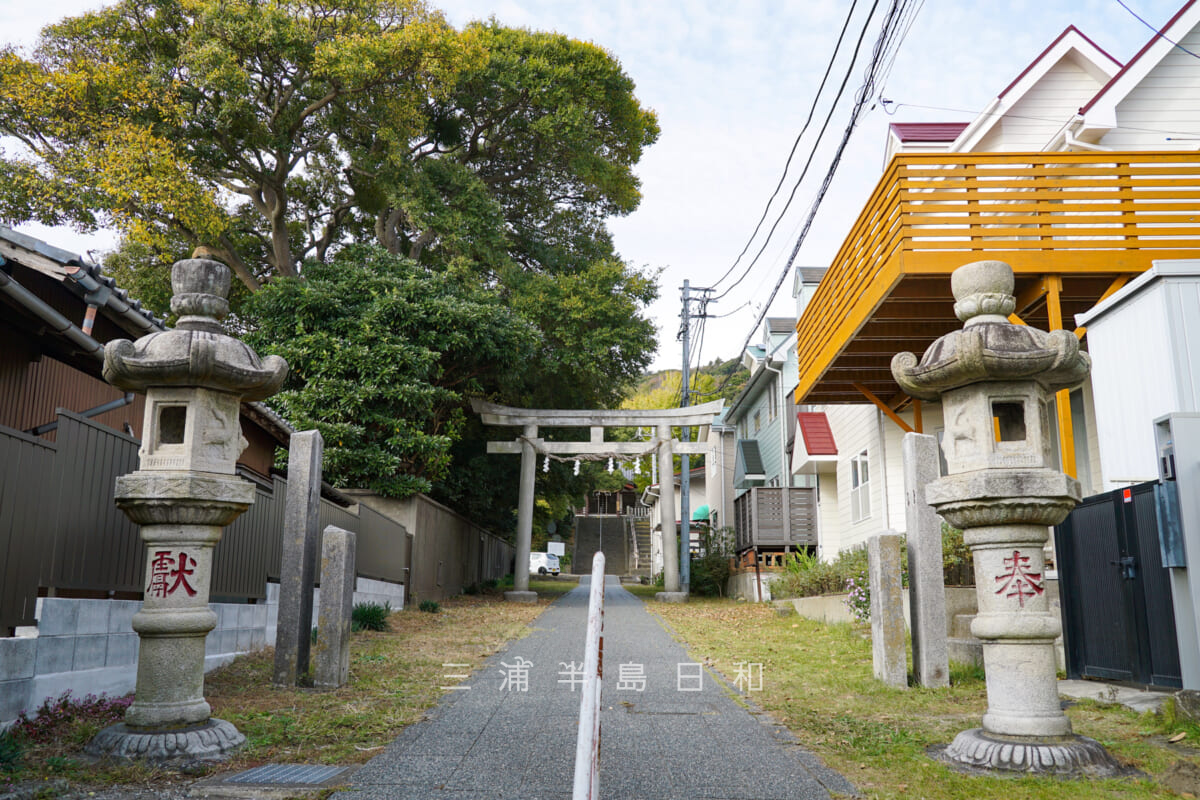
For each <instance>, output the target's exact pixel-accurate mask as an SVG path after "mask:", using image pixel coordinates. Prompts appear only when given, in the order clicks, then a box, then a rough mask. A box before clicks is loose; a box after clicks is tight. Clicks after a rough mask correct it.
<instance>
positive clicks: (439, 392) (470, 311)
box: [245, 247, 538, 496]
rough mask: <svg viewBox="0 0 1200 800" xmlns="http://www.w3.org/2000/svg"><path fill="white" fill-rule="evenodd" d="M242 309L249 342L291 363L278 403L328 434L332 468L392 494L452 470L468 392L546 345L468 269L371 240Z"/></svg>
mask: <svg viewBox="0 0 1200 800" xmlns="http://www.w3.org/2000/svg"><path fill="white" fill-rule="evenodd" d="M245 310H246V312H247V314H248V320H247V321H248V322H249V327H250V332H249V333H248V334H247V339H248V341H249V342H250V343H251V344H252V345H254V346H255V347H256V348H259V349H261V350H263V351H266V352H271V353H276V354H278V355H281V356H283V357H284V358H286V359H287V361H288V364H289V366H290V367H291V370H290V373H289V375H288V380H287V383H286V385H285V386H284V390H283V391H282V392H280V393H279V394H278V395H277V396H276V398H275V399H274V402H276V403H277V404H278V405H279V407H280V408H281V410H282V411H283V412H284V413H285V415H286V416H287V418H288V419H289V420H291V421H292V423H293V424H295V425H296V426H298V427H299V428H301V429H308V428H316V429H318V430H320V431H321V435H322V437H323V438H324V439H325V471H326V474H327V475H329V476H330V478H331V479H332V480H333V481H334V482H336V483H337V485H340V486H346V487H360V488H368V489H371V490H373V491H375V492H378V493H379V494H383V495H389V496H405V495H408V494H412V493H414V492H417V491H428V490H429V489H430V488H431V486H432V481H433V480H437V479H440V478H442V477H443V476H444V475H445V474H446V471H447V468H448V466H449V463H450V445H451V444H452V443H453V442H454V441H455V440H456V438H457V434H458V432H459V429H460V428H461V426H462V424H463V422H464V419H465V415H464V413H463V399H464V397H465V396H466V395H467V394H472V393H477V392H480V391H482V390H483V389H484V388H485V387H487V386H496V385H503V383H504V382H505V381H506V380H507V378H508V376H510V375H512V374H514V373H518V372H519V368H520V365H521V364H523V363H525V362H527V361H528V360H529V358H530V357H531V356H532V354H533V352H534V350H535V347H536V343H537V340H538V333H537V331H536V329H535V328H534V327H533V326H532V325H530V324H529V323H527V322H525V321H524V320H523V319H521V318H520V317H519V316H518V315H517V314H515V313H514V312H513V311H512V310H510V309H509V308H507V307H506V306H505V305H504V304H502V303H501V302H500V300H499V298H498V297H497V296H496V295H495V294H494V293H492V292H488V291H486V290H484V289H482V288H480V287H479V286H478V285H476V283H475V281H474V279H473V276H471V275H470V274H469V273H463V272H461V271H458V270H445V271H439V270H431V269H429V268H427V267H423V266H421V265H419V264H417V263H416V262H414V261H412V260H410V259H406V258H402V257H400V256H394V255H391V254H389V253H387V252H385V251H383V250H381V249H378V248H370V247H353V248H347V249H344V250H341V251H339V252H338V254H337V256H335V257H334V258H333V259H332V260H331V261H330V262H329V263H328V264H320V263H313V264H310V265H308V266H307V268H306V269H305V271H304V278H303V279H300V278H280V279H276V280H273V281H271V282H270V283H269V284H267V285H266V286H264V287H263V288H262V289H261V290H260V291H258V292H256V293H255V294H254V295H253V297H251V298H250V300H249V301H248V303H247V304H246V306H245Z"/></svg>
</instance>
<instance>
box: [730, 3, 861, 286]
mask: <svg viewBox="0 0 1200 800" xmlns="http://www.w3.org/2000/svg"><path fill="white" fill-rule="evenodd" d="M878 7H879V0H875V2H873V3H872V4H871V10H870V12H869V13H868V14H867V20H866V22H865V23H864V24H863V29H862V31H861V32H860V33H859V36H858V41H857V42H856V43H855V46H854V53H853V55H852V56H851V58H850V64H849V65H848V66H847V68H846V74H845V75H844V76H843V78H842V83H841V85H840V86H839V87H838V91H837V94H836V95H835V96H834V99H833V104H832V105H830V107H829V113H828V114H826V115H825V121H824V122H823V123H822V125H821V130H820V132H818V133H817V139H816V141H815V142H814V143H813V146H812V149H811V150H810V151H809V154H808V159H807V160H806V161H805V162H804V169H803V170H802V171H801V172H800V176H799V177H798V178H796V182H795V184H794V185H793V186H792V191H791V193H790V194H789V195H788V199H787V202H786V203H784V206H783V209H782V210H780V212H779V215H778V216H777V217H776V218H775V223H774V224H773V225H772V226H771V229H770V230H769V231H768V232H767V238H766V240H765V241H764V242H763V244H762V247H760V248H759V249H758V252H757V253H755V255H754V258H753V259H751V261H750V263H749V264H747V265H746V268H745V269H744V270H742V274H741V275H739V276H738V279H737V280H735V281H734V282H733V283H732V284H731V285H730V286H729V287H728V288H726V289H725V290H724V291H723V292H721V294H719V295H717V296H716V297H714V298H713V299H714V300H720V299H721V298H723V297H725V296H727V295H728V294H729V293H730V292H731V291H733V290H734V289H735V288H737V286H738V285H739V284H740V283H741V282H742V281H743V280H745V279H746V276H747V275H749V274H750V270H752V269H754V265H755V264H757V263H758V259H759V258H760V257H761V256H762V254H763V251H764V250H766V249H767V245H769V244H770V243H771V237H773V236H774V235H775V231H776V229H777V228H778V227H779V223H780V222H782V221H783V218H784V216H785V215H786V214H787V212H788V209H789V208H791V206H792V201H793V200H795V199H796V192H798V191H799V189H800V184H802V183H803V182H804V179H805V178H806V177H807V176H808V170H809V167H811V166H812V162H813V159H814V158H816V155H817V148H818V147H819V146H820V143H821V140H822V139H824V138H825V131H826V130H828V129H829V123H830V121H831V120H832V119H833V115H834V113H835V112H836V111H837V106H838V102H839V101H840V100H841V99H842V95H843V94H844V93H845V91H846V85H847V84H848V83H849V82H850V76H851V75H852V74H853V72H854V66H855V64H856V63H857V61H858V53H859V51H860V50H861V48H862V43H863V40H864V39H865V38H866V35H867V31H868V30H869V29H870V24H871V19H872V18H873V17H874V16H875V9H876V8H878Z"/></svg>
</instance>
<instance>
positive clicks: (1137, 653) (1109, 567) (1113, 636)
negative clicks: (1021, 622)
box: [1054, 481, 1183, 688]
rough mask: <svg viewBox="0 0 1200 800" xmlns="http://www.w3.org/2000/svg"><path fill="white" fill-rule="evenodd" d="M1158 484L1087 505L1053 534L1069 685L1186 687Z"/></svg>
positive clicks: (1089, 501) (1099, 498)
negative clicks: (1161, 538) (1163, 549)
mask: <svg viewBox="0 0 1200 800" xmlns="http://www.w3.org/2000/svg"><path fill="white" fill-rule="evenodd" d="M1156 483H1157V482H1155V481H1151V482H1149V483H1142V484H1138V485H1137V486H1131V487H1129V488H1127V489H1119V490H1117V491H1114V492H1108V493H1106V494H1101V495H1096V496H1094V497H1089V498H1087V499H1086V500H1084V501H1083V502H1082V503H1080V504H1079V506H1078V507H1077V508H1076V509H1075V510H1074V511H1072V512H1071V515H1070V516H1069V517H1067V519H1066V520H1065V521H1064V522H1063V523H1062V524H1061V525H1059V526H1058V527H1056V528H1055V529H1054V541H1055V546H1056V548H1057V555H1058V578H1059V589H1060V593H1061V597H1062V617H1063V640H1064V642H1063V643H1064V646H1065V649H1066V656H1067V676H1068V677H1070V678H1076V679H1077V678H1100V679H1104V680H1118V681H1128V682H1131V683H1139V684H1144V685H1147V686H1160V687H1175V688H1179V687H1182V685H1183V680H1182V678H1181V671H1180V668H1179V645H1178V641H1177V639H1176V637H1175V612H1174V610H1173V607H1172V605H1171V584H1170V576H1169V574H1168V573H1167V570H1166V568H1164V567H1163V565H1162V556H1161V554H1160V552H1159V544H1158V522H1157V519H1156V516H1155V498H1154V487H1155V485H1156Z"/></svg>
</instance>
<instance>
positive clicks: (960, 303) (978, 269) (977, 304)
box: [950, 261, 1017, 327]
mask: <svg viewBox="0 0 1200 800" xmlns="http://www.w3.org/2000/svg"><path fill="white" fill-rule="evenodd" d="M950 291H951V292H953V293H954V299H955V301H956V302H955V303H954V316H956V317H958V318H959V319H960V320H961V321H962V322H963V323H964V327H971V326H972V325H978V324H979V323H981V322H992V323H1006V322H1007V321H1008V315H1009V314H1011V313H1013V311H1015V310H1016V308H1017V299H1016V298H1015V297H1013V272H1012V268H1010V267H1009V266H1008V264H1005V263H1004V262H1003V261H976V262H975V263H973V264H967V265H966V266H965V267H959V268H958V269H956V270H954V272H953V273H952V274H951V275H950Z"/></svg>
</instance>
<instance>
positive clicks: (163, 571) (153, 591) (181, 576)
mask: <svg viewBox="0 0 1200 800" xmlns="http://www.w3.org/2000/svg"><path fill="white" fill-rule="evenodd" d="M175 555H176V554H175V553H172V552H171V551H170V550H157V551H155V553H154V559H153V560H152V561H151V562H150V585H149V586H148V587H146V593H147V594H150V595H153V596H154V597H166V596H167V595H170V594H174V593H175V590H176V589H178V588H179V587H180V586H183V590H184V591H185V592H187V593H188V596H189V597H195V596H196V590H195V589H194V588H192V585H191V584H190V583H188V576H189V575H191V574H193V573H194V572H195V571H196V559H194V558H192V557H191V556H189V555H188V554H187V553H179V558H178V560H176V558H175Z"/></svg>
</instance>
